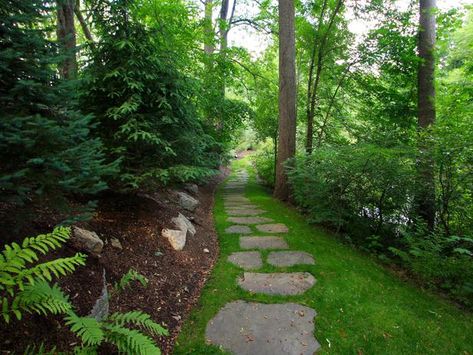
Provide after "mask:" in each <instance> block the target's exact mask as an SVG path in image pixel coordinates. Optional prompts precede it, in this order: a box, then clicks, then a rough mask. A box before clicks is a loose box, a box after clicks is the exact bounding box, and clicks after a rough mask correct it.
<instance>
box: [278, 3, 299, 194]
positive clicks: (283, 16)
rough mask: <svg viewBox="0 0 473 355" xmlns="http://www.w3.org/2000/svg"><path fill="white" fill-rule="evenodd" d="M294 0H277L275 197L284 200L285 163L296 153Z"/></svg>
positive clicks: (286, 189)
mask: <svg viewBox="0 0 473 355" xmlns="http://www.w3.org/2000/svg"><path fill="white" fill-rule="evenodd" d="M294 17H295V8H294V0H279V144H278V160H277V164H276V183H275V188H274V196H275V197H277V198H279V199H280V200H283V201H287V200H288V199H289V196H290V189H289V184H288V180H287V175H286V172H285V169H284V163H285V162H286V161H287V160H288V159H290V158H292V157H294V155H295V152H296V48H295V29H294Z"/></svg>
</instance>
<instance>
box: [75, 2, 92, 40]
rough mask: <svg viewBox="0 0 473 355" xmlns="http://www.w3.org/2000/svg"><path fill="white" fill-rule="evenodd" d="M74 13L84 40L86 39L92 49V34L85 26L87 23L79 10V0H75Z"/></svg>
mask: <svg viewBox="0 0 473 355" xmlns="http://www.w3.org/2000/svg"><path fill="white" fill-rule="evenodd" d="M74 13H75V14H76V17H77V20H79V23H80V27H81V28H82V32H83V33H84V36H85V38H86V39H87V41H88V42H89V44H90V45H91V46H92V47H93V46H94V39H93V38H92V33H91V32H90V29H89V26H88V25H87V22H86V20H85V18H84V16H83V15H82V12H81V10H80V0H76V5H75V8H74Z"/></svg>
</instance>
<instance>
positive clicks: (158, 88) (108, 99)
mask: <svg viewBox="0 0 473 355" xmlns="http://www.w3.org/2000/svg"><path fill="white" fill-rule="evenodd" d="M137 7H138V4H137V3H134V2H132V1H118V2H115V3H112V4H107V3H105V2H99V3H98V4H97V5H93V7H92V11H93V15H94V23H95V24H96V26H97V32H98V33H99V35H100V40H99V41H98V43H96V44H95V45H94V47H93V48H91V56H90V59H89V61H88V63H87V64H86V66H85V69H84V77H85V79H86V80H85V82H84V86H83V88H82V92H83V94H82V96H81V101H82V106H83V107H84V108H86V109H87V111H89V112H92V113H93V114H94V117H95V121H96V122H97V126H96V129H95V130H94V132H95V134H97V135H98V136H100V137H101V138H102V140H103V142H104V144H105V146H106V148H107V153H108V154H107V155H108V157H109V159H111V160H114V159H120V161H121V165H120V166H121V171H120V175H119V176H118V178H119V180H121V181H122V182H123V183H124V184H125V185H129V186H132V187H140V186H143V185H148V186H149V184H150V183H153V182H154V183H155V184H157V183H166V182H167V180H168V179H167V176H168V175H171V176H172V174H173V173H172V172H171V173H169V172H168V169H169V168H171V167H177V168H178V170H177V171H174V173H175V174H177V178H178V179H181V180H186V178H185V177H186V176H185V171H186V170H185V169H186V167H187V168H188V167H196V168H199V167H200V168H208V169H210V168H216V167H218V164H219V160H218V155H217V154H213V152H215V149H216V146H217V145H218V143H217V142H216V141H215V140H213V138H212V137H211V136H210V135H208V134H206V132H205V131H204V128H203V126H202V124H201V122H200V121H199V119H198V116H197V113H196V108H195V106H194V105H193V103H192V99H191V98H192V96H193V95H194V92H193V90H194V86H193V85H194V84H193V83H192V80H191V78H189V77H186V76H185V75H184V74H183V73H181V72H180V71H179V68H178V67H177V66H176V64H174V63H173V60H174V58H175V55H173V53H171V54H168V53H167V52H166V48H163V45H162V41H161V40H160V39H159V36H160V33H159V32H158V28H159V27H166V26H168V24H167V23H162V22H158V23H156V24H154V25H153V26H146V24H145V23H143V21H142V20H141V19H139V18H138V14H139V13H138V10H137ZM157 21H159V19H158V20H157ZM137 38H139V39H140V40H139V41H137V40H136V39H137ZM179 170H183V173H182V175H179ZM195 175H196V177H195V178H196V179H198V178H200V177H202V175H203V177H205V175H206V174H205V171H203V172H201V173H199V170H198V169H196V173H195ZM192 177H193V176H191V178H192Z"/></svg>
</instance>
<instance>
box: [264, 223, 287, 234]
mask: <svg viewBox="0 0 473 355" xmlns="http://www.w3.org/2000/svg"><path fill="white" fill-rule="evenodd" d="M256 229H257V230H259V231H260V232H265V233H287V232H289V229H288V228H287V227H286V225H285V224H282V223H274V224H260V225H258V226H256Z"/></svg>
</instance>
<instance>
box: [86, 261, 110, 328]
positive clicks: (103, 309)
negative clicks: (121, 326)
mask: <svg viewBox="0 0 473 355" xmlns="http://www.w3.org/2000/svg"><path fill="white" fill-rule="evenodd" d="M102 280H103V288H102V293H101V294H100V297H99V298H98V299H97V301H95V304H94V308H92V311H91V312H90V316H91V317H92V318H95V319H96V320H97V321H99V322H100V321H102V320H104V319H105V318H107V317H108V314H109V310H110V303H109V295H108V290H107V278H106V277H105V269H103V275H102Z"/></svg>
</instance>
